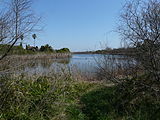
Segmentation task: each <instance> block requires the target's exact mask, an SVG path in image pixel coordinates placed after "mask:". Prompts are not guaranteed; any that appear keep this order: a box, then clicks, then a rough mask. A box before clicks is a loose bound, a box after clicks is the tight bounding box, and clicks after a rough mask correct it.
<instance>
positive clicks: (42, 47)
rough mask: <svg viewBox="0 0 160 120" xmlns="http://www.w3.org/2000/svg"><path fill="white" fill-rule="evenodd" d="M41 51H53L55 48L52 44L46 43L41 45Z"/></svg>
mask: <svg viewBox="0 0 160 120" xmlns="http://www.w3.org/2000/svg"><path fill="white" fill-rule="evenodd" d="M40 51H41V52H53V51H54V50H53V48H52V47H51V46H49V45H48V44H46V45H45V46H41V48H40Z"/></svg>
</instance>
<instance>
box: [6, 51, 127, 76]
mask: <svg viewBox="0 0 160 120" xmlns="http://www.w3.org/2000/svg"><path fill="white" fill-rule="evenodd" d="M107 56H108V55H107ZM114 57H115V58H116V60H117V62H119V63H121V64H124V63H125V61H126V60H124V59H123V58H124V57H123V56H114ZM104 59H105V58H104V55H101V54H74V55H72V57H71V58H65V59H45V58H44V59H34V60H27V61H14V62H13V61H12V62H13V63H11V68H15V69H12V72H13V71H14V73H19V74H21V73H25V74H29V75H33V74H49V73H51V72H53V71H54V72H59V71H61V70H62V69H64V68H67V69H69V70H70V71H81V72H82V73H88V74H92V73H95V72H96V68H97V67H98V64H99V63H101V64H103V60H104ZM101 60H102V61H101ZM107 61H108V62H109V61H110V60H109V58H108V57H107ZM7 64H8V63H7ZM19 64H20V65H19ZM5 66H6V65H5ZM15 66H16V67H15ZM18 66H19V67H18Z"/></svg>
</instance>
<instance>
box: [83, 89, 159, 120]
mask: <svg viewBox="0 0 160 120" xmlns="http://www.w3.org/2000/svg"><path fill="white" fill-rule="evenodd" d="M130 92H131V90H128V91H126V92H122V91H120V90H119V86H117V87H103V88H100V89H98V90H94V91H91V92H89V93H87V94H85V95H84V96H83V97H82V98H81V104H82V106H83V107H82V108H81V110H82V113H83V114H84V115H85V116H87V117H88V119H89V120H118V119H124V120H137V119H138V120H151V119H152V120H158V118H160V113H159V109H160V102H159V101H158V100H155V99H152V98H151V97H143V98H141V100H140V101H136V103H135V104H133V101H130V100H133V99H131V98H134V96H133V94H131V93H130ZM141 97H142V96H141Z"/></svg>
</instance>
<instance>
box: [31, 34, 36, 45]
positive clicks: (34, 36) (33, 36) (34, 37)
mask: <svg viewBox="0 0 160 120" xmlns="http://www.w3.org/2000/svg"><path fill="white" fill-rule="evenodd" d="M32 38H33V39H34V47H35V39H36V38H37V35H36V34H33V35H32Z"/></svg>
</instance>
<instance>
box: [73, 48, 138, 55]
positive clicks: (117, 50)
mask: <svg viewBox="0 0 160 120" xmlns="http://www.w3.org/2000/svg"><path fill="white" fill-rule="evenodd" d="M134 53H135V48H115V49H111V48H107V49H104V50H97V51H85V52H74V54H112V55H134Z"/></svg>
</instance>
